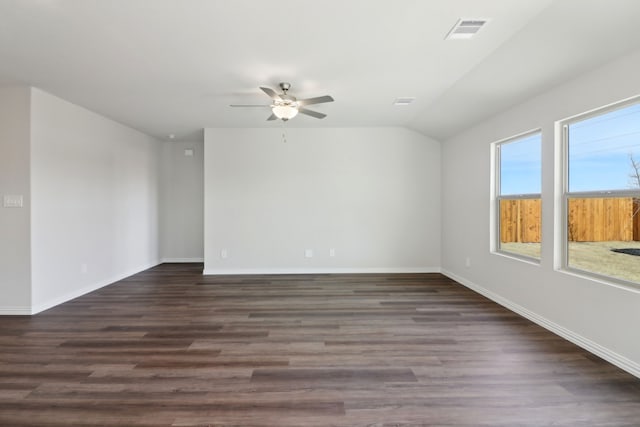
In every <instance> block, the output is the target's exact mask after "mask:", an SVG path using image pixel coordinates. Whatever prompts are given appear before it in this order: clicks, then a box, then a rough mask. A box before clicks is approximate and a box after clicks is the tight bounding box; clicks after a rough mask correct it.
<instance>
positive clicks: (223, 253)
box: [220, 249, 229, 259]
mask: <svg viewBox="0 0 640 427" xmlns="http://www.w3.org/2000/svg"><path fill="white" fill-rule="evenodd" d="M228 257H229V251H228V250H226V249H222V250H221V251H220V258H222V259H227V258H228Z"/></svg>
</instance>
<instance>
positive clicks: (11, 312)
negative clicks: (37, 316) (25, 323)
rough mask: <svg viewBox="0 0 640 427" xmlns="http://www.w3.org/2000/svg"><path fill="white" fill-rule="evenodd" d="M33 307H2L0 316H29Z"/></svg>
mask: <svg viewBox="0 0 640 427" xmlns="http://www.w3.org/2000/svg"><path fill="white" fill-rule="evenodd" d="M30 314H31V307H0V316H25V315H26V316H28V315H30Z"/></svg>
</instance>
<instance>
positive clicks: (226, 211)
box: [205, 128, 440, 274]
mask: <svg viewBox="0 0 640 427" xmlns="http://www.w3.org/2000/svg"><path fill="white" fill-rule="evenodd" d="M286 135H287V142H286V143H285V142H283V138H282V129H281V128H273V129H266V128H262V129H206V130H205V273H212V274H213V273H242V272H246V273H258V272H267V273H268V272H273V273H276V272H284V273H293V272H330V271H333V272H336V271H354V272H373V271H439V265H440V208H439V205H440V144H439V143H438V142H436V141H433V140H431V139H429V138H426V137H424V136H422V135H419V134H417V133H415V132H413V131H409V130H406V129H400V128H367V129H365V128H329V129H327V128H324V129H321V128H315V129H295V128H292V129H288V128H287V129H286ZM330 248H335V257H330V256H329V250H330ZM223 249H226V250H227V251H228V258H226V259H222V258H221V256H220V255H221V251H222V250H223ZM305 249H312V250H313V251H314V256H313V258H305V256H304V255H305V253H304V252H305Z"/></svg>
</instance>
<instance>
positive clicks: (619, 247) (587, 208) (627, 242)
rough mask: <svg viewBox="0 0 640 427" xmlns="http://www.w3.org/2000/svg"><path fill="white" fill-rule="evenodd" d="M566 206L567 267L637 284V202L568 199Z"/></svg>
mask: <svg viewBox="0 0 640 427" xmlns="http://www.w3.org/2000/svg"><path fill="white" fill-rule="evenodd" d="M567 202H568V203H567V205H568V206H567V207H568V209H567V227H568V228H567V236H568V239H569V242H568V260H567V265H568V266H569V267H572V268H576V269H579V270H584V271H588V272H592V273H597V274H600V275H604V276H609V277H614V278H617V279H622V280H626V281H631V282H637V283H640V241H639V240H640V217H639V215H638V211H639V209H640V202H639V200H638V199H636V198H634V197H606V198H573V197H569V199H568V200H567Z"/></svg>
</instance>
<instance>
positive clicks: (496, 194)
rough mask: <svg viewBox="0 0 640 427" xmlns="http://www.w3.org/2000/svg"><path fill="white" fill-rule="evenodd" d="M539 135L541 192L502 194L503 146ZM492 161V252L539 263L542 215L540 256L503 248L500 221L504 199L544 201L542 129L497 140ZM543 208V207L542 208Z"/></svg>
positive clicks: (493, 147)
mask: <svg viewBox="0 0 640 427" xmlns="http://www.w3.org/2000/svg"><path fill="white" fill-rule="evenodd" d="M534 135H539V136H540V193H521V194H509V195H502V194H501V183H502V176H501V175H502V163H501V147H502V146H503V145H506V144H509V143H513V142H517V141H519V140H522V139H525V138H528V137H530V136H534ZM491 147H492V162H493V165H494V167H493V174H492V177H493V183H492V189H491V193H492V195H493V197H492V199H493V203H492V207H493V215H492V216H493V220H492V222H493V230H494V232H493V233H492V234H493V236H492V238H491V252H492V253H495V254H499V255H504V256H508V257H511V258H515V259H518V260H521V261H526V262H529V263H533V264H536V265H539V264H540V262H541V259H542V215H541V217H540V230H541V233H540V257H539V258H537V257H533V256H528V255H523V254H519V253H517V252H511V251H507V250H504V249H502V247H501V243H502V242H501V241H500V236H501V234H502V233H501V226H502V224H501V223H500V217H501V215H500V212H501V211H500V203H501V201H502V200H527V199H540V203H542V129H541V128H535V129H530V130H528V131H525V132H522V133H519V134H516V135H513V136H510V137H508V138H504V139H501V140H499V141H495V142H494V143H493V144H492V145H491ZM541 209H542V208H541Z"/></svg>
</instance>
